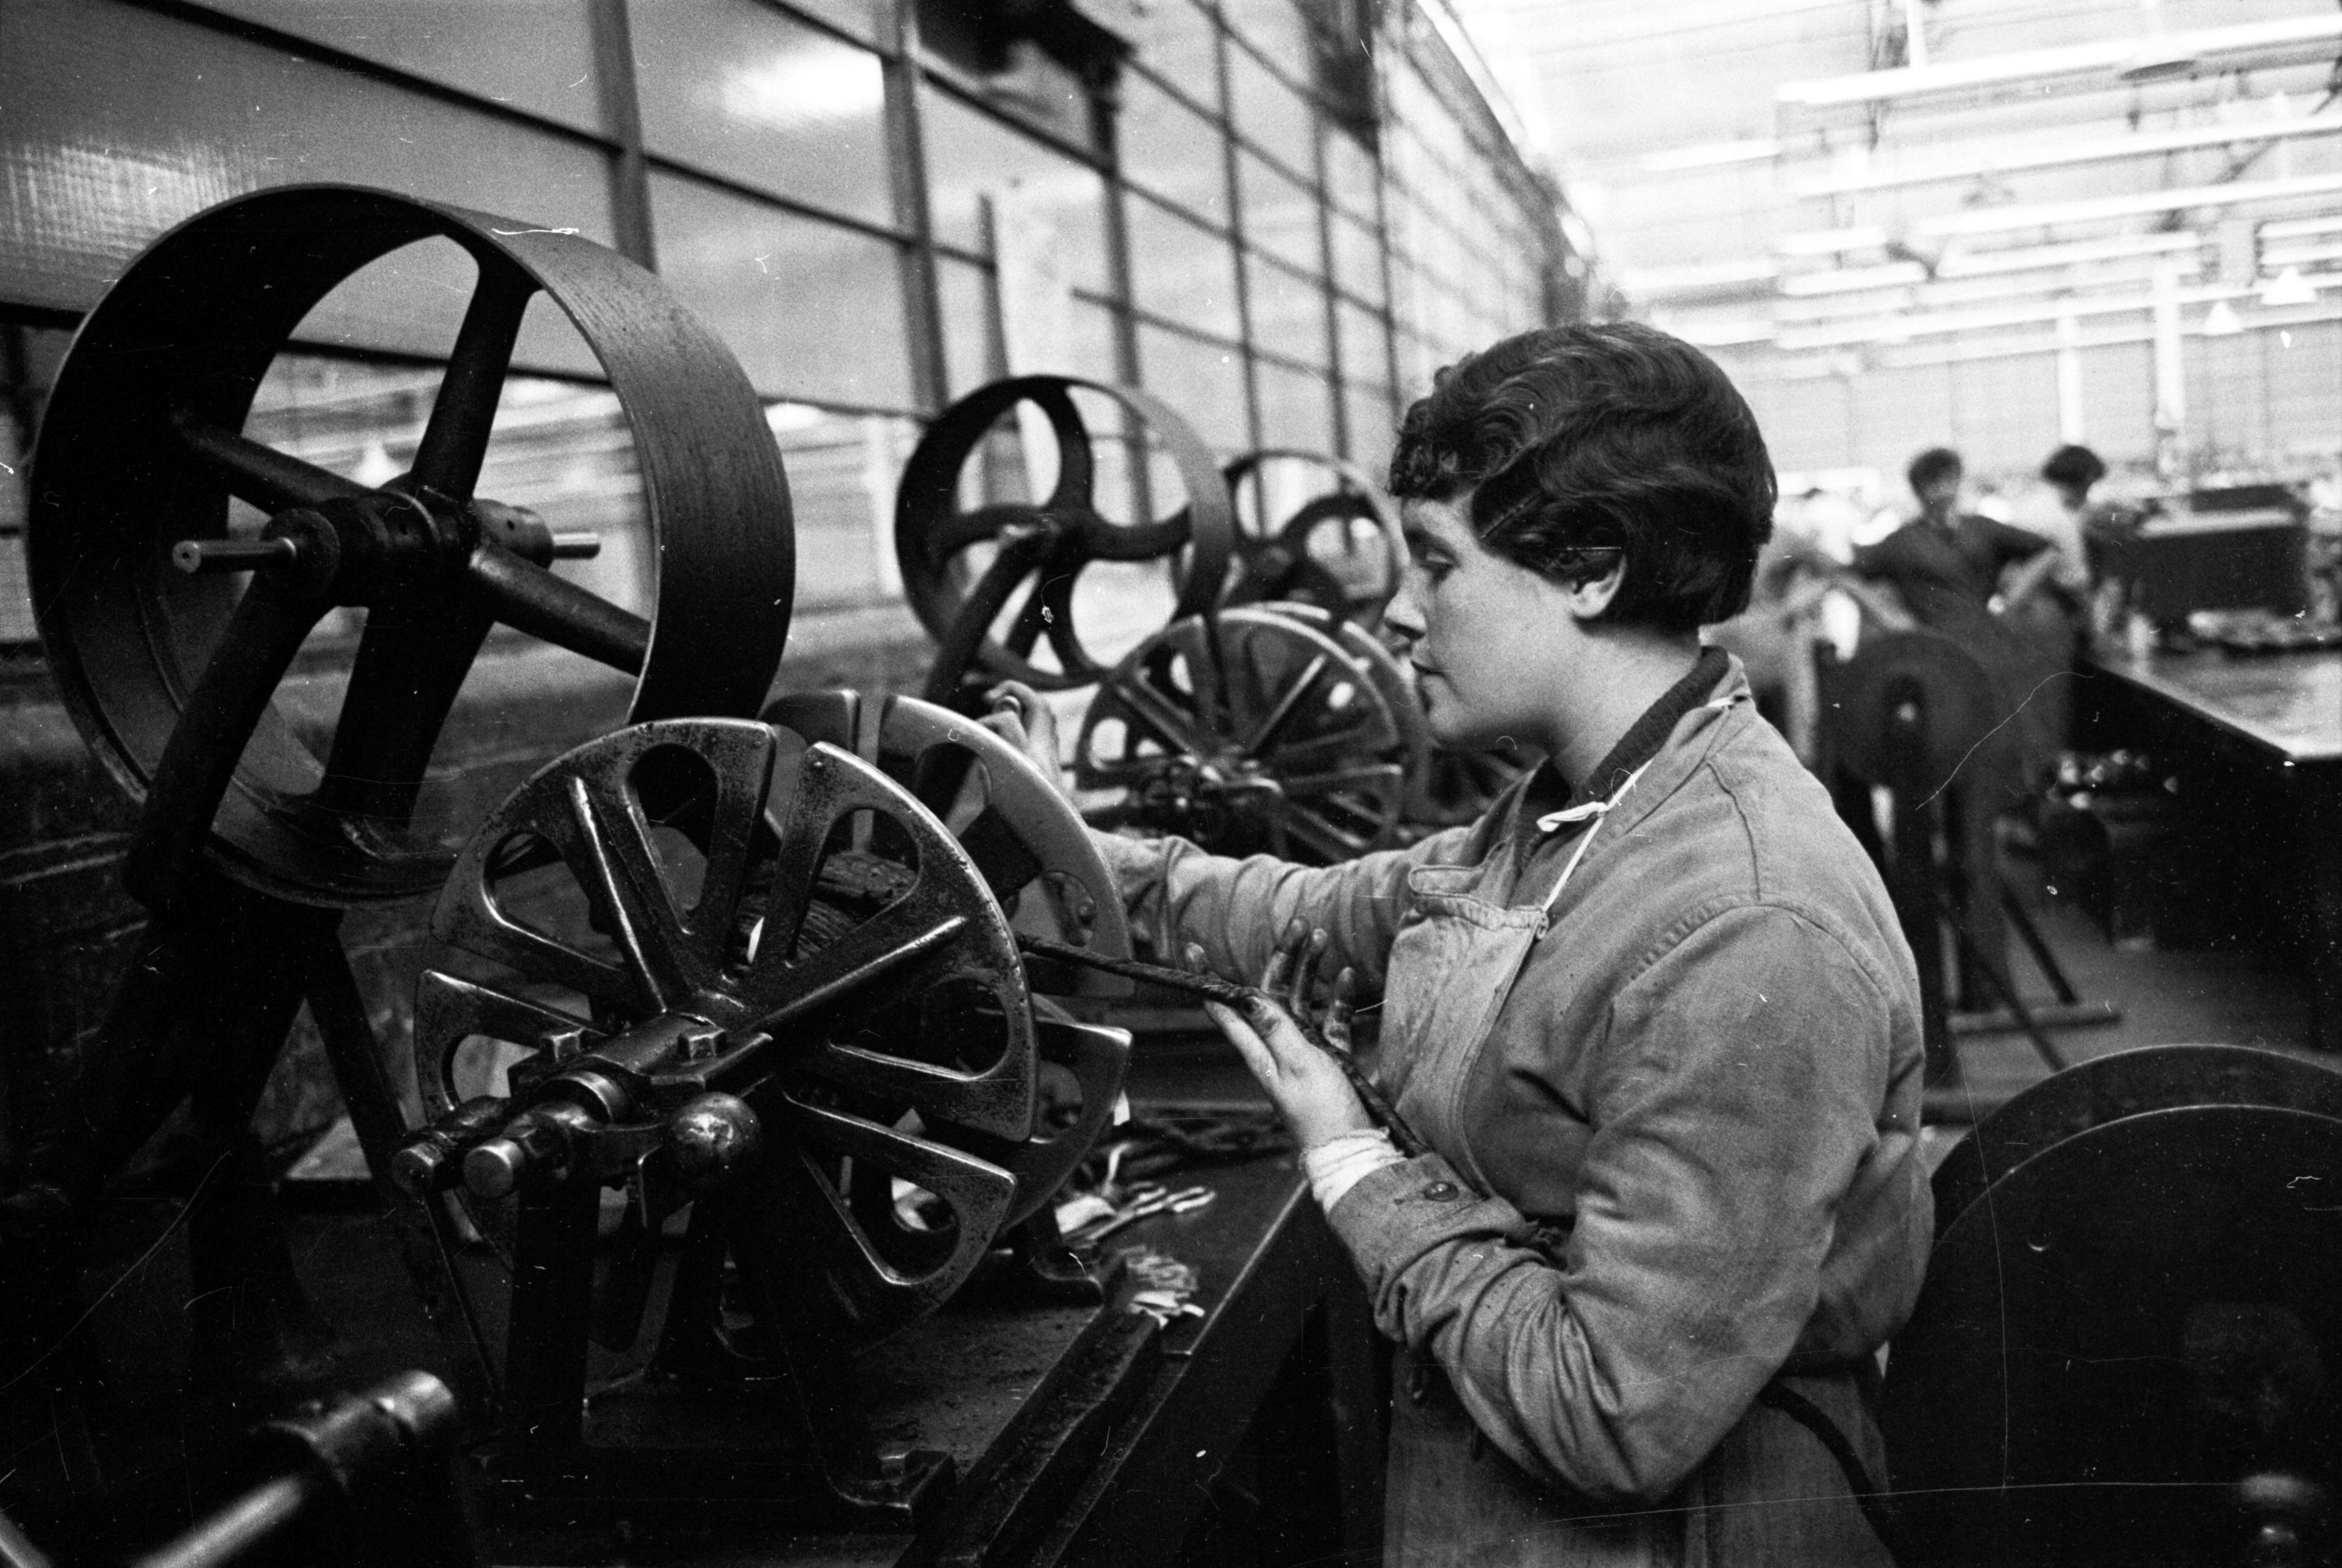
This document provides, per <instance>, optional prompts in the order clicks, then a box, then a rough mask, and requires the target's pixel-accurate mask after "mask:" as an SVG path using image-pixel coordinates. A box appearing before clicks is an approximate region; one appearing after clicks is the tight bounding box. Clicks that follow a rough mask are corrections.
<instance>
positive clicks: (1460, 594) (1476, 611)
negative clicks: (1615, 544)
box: [1383, 493, 1580, 746]
mask: <svg viewBox="0 0 2342 1568" xmlns="http://www.w3.org/2000/svg"><path fill="white" fill-rule="evenodd" d="M1471 500H1472V498H1471V496H1470V494H1468V493H1466V494H1463V495H1460V496H1457V497H1456V498H1454V499H1452V500H1447V501H1422V500H1416V501H1408V502H1406V504H1404V506H1403V508H1402V512H1403V514H1404V517H1405V521H1406V541H1407V557H1408V559H1407V567H1406V572H1405V574H1403V575H1402V576H1401V577H1400V580H1399V588H1398V592H1397V593H1396V594H1393V595H1392V597H1391V601H1390V603H1389V604H1387V605H1386V606H1385V608H1384V610H1383V620H1384V623H1385V624H1386V625H1388V626H1389V627H1390V628H1391V630H1392V631H1394V632H1396V633H1397V634H1399V636H1401V637H1402V638H1404V639H1405V640H1406V644H1407V647H1406V657H1407V659H1408V661H1409V662H1410V663H1412V664H1414V666H1415V670H1416V677H1417V681H1418V684H1419V686H1420V689H1421V691H1422V694H1423V707H1424V714H1425V716H1426V718H1427V719H1428V720H1429V721H1430V726H1431V734H1432V738H1433V739H1434V740H1435V741H1436V742H1437V743H1438V744H1441V745H1445V746H1486V745H1491V744H1495V743H1496V741H1498V740H1499V739H1502V738H1507V737H1509V738H1511V739H1515V740H1520V741H1526V742H1529V743H1532V744H1541V745H1542V744H1548V742H1547V737H1546V731H1547V730H1548V729H1549V728H1550V726H1551V725H1552V723H1553V715H1554V713H1555V704H1554V702H1553V693H1554V691H1555V690H1556V683H1557V682H1558V681H1561V680H1564V679H1566V675H1567V671H1568V669H1569V667H1570V665H1571V664H1572V663H1573V661H1572V660H1571V658H1570V654H1571V651H1572V649H1573V648H1574V647H1575V645H1576V640H1577V638H1578V637H1579V635H1580V634H1579V632H1578V628H1577V624H1576V617H1575V616H1573V615H1572V614H1570V613H1569V610H1568V606H1567V591H1566V590H1565V589H1562V588H1560V587H1559V586H1558V585H1556V584H1553V583H1550V582H1548V581H1546V579H1545V578H1543V577H1540V576H1538V575H1537V574H1536V573H1534V572H1532V571H1530V570H1529V569H1528V568H1527V567H1526V566H1522V565H1520V564H1516V563H1515V562H1513V561H1509V560H1506V558H1505V557H1504V556H1502V555H1499V554H1496V552H1494V551H1492V550H1489V549H1488V548H1486V546H1484V545H1483V544H1481V543H1480V541H1479V539H1478V537H1477V536H1476V534H1474V533H1473V531H1472V526H1471V521H1470V518H1471V512H1470V508H1471Z"/></svg>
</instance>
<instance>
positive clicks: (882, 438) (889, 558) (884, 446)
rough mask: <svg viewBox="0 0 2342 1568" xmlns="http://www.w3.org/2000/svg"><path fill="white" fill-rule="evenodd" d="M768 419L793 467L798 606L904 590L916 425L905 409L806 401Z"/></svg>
mask: <svg viewBox="0 0 2342 1568" xmlns="http://www.w3.org/2000/svg"><path fill="white" fill-rule="evenodd" d="M766 423H767V424H770V425H771V426H772V429H773V434H774V437H775V439H776V441H777V442H778V443H779V444H780V448H781V460H782V462H783V463H785V464H787V466H788V471H789V510H790V512H791V514H793V518H794V521H795V524H796V546H797V584H796V605H797V608H799V609H800V610H802V609H806V608H808V607H813V606H819V605H845V604H870V603H873V602H875V601H877V600H880V599H886V598H893V597H896V596H898V595H899V594H901V592H902V584H901V581H900V578H899V574H898V573H897V571H896V565H895V561H894V529H895V485H896V480H897V477H898V476H899V474H901V472H902V467H903V464H905V463H906V461H908V460H909V458H910V455H911V448H912V446H913V445H914V444H916V441H917V439H918V434H917V431H916V427H915V426H914V425H913V424H912V423H911V422H910V421H909V420H907V419H904V418H902V417H900V416H899V415H893V414H829V413H826V412H824V411H823V410H821V409H818V408H811V407H807V406H806V404H801V403H783V404H775V405H774V406H773V407H772V408H771V409H770V410H768V411H767V412H766Z"/></svg>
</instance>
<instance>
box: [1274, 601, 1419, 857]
mask: <svg viewBox="0 0 2342 1568" xmlns="http://www.w3.org/2000/svg"><path fill="white" fill-rule="evenodd" d="M1256 607H1257V608H1258V609H1260V610H1263V611H1265V612H1266V613H1268V614H1273V615H1284V616H1286V617H1288V618H1289V619H1292V620H1296V621H1298V622H1300V623H1301V624H1303V625H1305V626H1307V627H1309V628H1310V629H1311V630H1312V631H1315V632H1317V633H1319V634H1323V635H1325V636H1328V637H1331V638H1333V639H1334V641H1336V643H1339V644H1341V645H1342V651H1343V652H1344V653H1346V654H1349V655H1350V657H1351V658H1352V659H1353V660H1355V661H1356V664H1357V666H1358V668H1359V669H1360V670H1362V671H1364V672H1365V673H1366V678H1367V679H1368V680H1370V681H1372V682H1373V683H1374V687H1375V690H1376V693H1378V694H1380V695H1381V697H1382V699H1383V702H1384V703H1385V704H1386V705H1387V706H1388V707H1389V709H1390V712H1391V721H1392V723H1393V724H1396V726H1397V728H1398V745H1397V748H1396V751H1395V752H1394V753H1393V757H1394V760H1396V762H1397V764H1398V765H1399V767H1400V769H1401V770H1402V774H1403V777H1404V780H1405V784H1406V800H1405V803H1404V804H1403V805H1402V807H1401V813H1400V820H1401V821H1402V822H1404V823H1405V824H1406V825H1407V826H1409V827H1414V826H1416V825H1418V824H1421V823H1423V822H1424V821H1425V820H1426V819H1425V817H1424V816H1423V815H1422V803H1423V802H1424V801H1425V800H1426V798H1427V795H1428V792H1429V790H1430V787H1431V777H1430V774H1431V763H1432V756H1433V750H1432V744H1431V722H1430V720H1429V719H1427V718H1426V717H1425V716H1424V712H1423V699H1422V698H1421V697H1419V696H1417V695H1416V690H1415V682H1414V680H1413V678H1412V677H1411V676H1410V674H1408V671H1407V668H1406V665H1405V664H1400V663H1399V662H1398V655H1397V654H1394V653H1392V652H1391V651H1390V648H1389V647H1388V646H1387V645H1386V644H1385V643H1384V642H1383V640H1382V639H1381V638H1380V637H1378V636H1376V635H1375V634H1374V633H1373V632H1371V631H1369V630H1367V629H1366V626H1365V625H1364V624H1361V623H1359V622H1356V621H1346V620H1344V619H1342V618H1341V616H1340V614H1338V613H1337V612H1335V611H1331V610H1328V609H1326V608H1325V607H1324V606H1323V605H1320V604H1293V603H1286V602H1279V603H1276V604H1261V605H1258V606H1256Z"/></svg>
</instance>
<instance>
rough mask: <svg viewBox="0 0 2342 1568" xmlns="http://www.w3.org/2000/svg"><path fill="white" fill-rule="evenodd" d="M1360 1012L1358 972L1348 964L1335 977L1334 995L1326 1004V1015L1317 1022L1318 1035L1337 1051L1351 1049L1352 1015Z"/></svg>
mask: <svg viewBox="0 0 2342 1568" xmlns="http://www.w3.org/2000/svg"><path fill="white" fill-rule="evenodd" d="M1357 1010H1358V972H1357V971H1356V970H1355V969H1353V968H1351V967H1350V966H1349V965H1348V964H1344V965H1343V966H1342V973H1340V974H1336V976H1334V994H1333V996H1332V997H1331V999H1330V1000H1328V1001H1327V1002H1326V1015H1325V1016H1324V1017H1323V1018H1320V1019H1319V1020H1318V1021H1317V1033H1318V1034H1322V1035H1324V1036H1325V1037H1326V1044H1328V1045H1331V1046H1332V1047H1334V1049H1335V1050H1336V1051H1343V1052H1346V1051H1348V1050H1349V1048H1350V1015H1351V1014H1354V1013H1356V1012H1357Z"/></svg>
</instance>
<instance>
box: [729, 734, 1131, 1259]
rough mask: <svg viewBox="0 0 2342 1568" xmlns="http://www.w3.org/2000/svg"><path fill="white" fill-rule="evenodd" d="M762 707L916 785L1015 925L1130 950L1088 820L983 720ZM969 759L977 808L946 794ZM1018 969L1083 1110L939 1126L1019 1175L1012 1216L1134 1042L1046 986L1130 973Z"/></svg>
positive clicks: (1052, 1056) (1074, 985) (1114, 992)
mask: <svg viewBox="0 0 2342 1568" xmlns="http://www.w3.org/2000/svg"><path fill="white" fill-rule="evenodd" d="M764 716H765V719H766V722H767V723H770V724H779V725H782V726H784V727H786V728H787V729H789V730H792V731H794V732H795V733H796V734H802V735H804V736H805V737H806V738H807V739H808V740H811V741H816V742H820V743H823V744H830V745H835V746H836V747H838V748H839V749H840V750H851V751H853V752H854V753H855V754H856V755H858V756H860V757H861V758H862V759H863V760H864V761H865V762H866V763H869V764H871V765H873V766H874V767H876V768H878V769H879V770H880V771H882V772H884V773H885V774H886V776H888V777H889V778H892V779H894V780H895V781H896V782H897V783H898V784H902V785H904V787H906V788H907V789H909V790H911V791H912V792H913V793H914V794H916V795H917V796H918V797H919V799H920V801H921V802H922V804H926V806H927V807H928V809H929V810H931V811H933V812H934V813H935V814H936V817H937V818H938V819H939V820H941V821H943V822H944V823H945V824H946V826H947V827H948V828H949V829H950V830H951V831H952V833H953V834H954V836H955V837H956V839H957V840H958V842H959V844H960V847H961V848H962V849H964V850H966V852H967V853H968V855H969V858H970V859H971V860H972V861H973V862H974V863H975V864H976V868H977V870H978V871H979V872H980V873H981V874H983V876H984V878H985V880H986V883H987V884H990V886H991V887H992V890H993V892H994V894H995V895H996V897H998V898H999V899H1000V900H1001V901H1002V903H1003V904H1004V905H1005V906H1006V907H1008V908H1009V909H1010V910H1011V911H1012V912H1013V913H1012V916H1011V919H1012V922H1013V924H1015V926H1016V929H1017V930H1018V931H1020V932H1024V933H1028V934H1034V935H1038V936H1046V937H1049V938H1051V939H1053V940H1056V941H1059V942H1065V943H1070V944H1073V945H1075V946H1082V947H1087V948H1088V949H1090V950H1091V951H1092V952H1095V953H1098V954H1103V955H1104V956H1106V957H1109V958H1127V957H1129V956H1130V954H1131V948H1130V926H1129V923H1128V920H1127V918H1126V915H1125V914H1124V913H1123V908H1122V902H1121V895H1120V893H1119V890H1118V889H1117V888H1116V884H1115V881H1114V877H1113V874H1112V873H1111V872H1109V871H1108V870H1107V869H1106V863H1105V862H1104V861H1103V860H1102V859H1100V858H1099V855H1098V853H1097V849H1096V845H1095V844H1092V843H1091V841H1090V837H1089V832H1088V829H1087V828H1086V826H1085V825H1084V824H1083V823H1082V820H1081V818H1080V817H1079V816H1078V815H1076V814H1075V812H1074V811H1073V809H1072V807H1071V806H1069V805H1068V804H1066V801H1065V798H1064V797H1063V796H1062V795H1060V794H1058V793H1057V789H1056V785H1055V784H1053V783H1052V782H1051V781H1049V780H1048V779H1046V778H1045V777H1044V776H1043V775H1042V774H1041V772H1040V770H1039V769H1038V768H1036V767H1035V766H1034V765H1033V764H1032V763H1030V762H1029V761H1027V760H1026V758H1025V757H1024V756H1023V755H1022V754H1019V753H1018V752H1017V751H1016V749H1015V748H1013V747H1011V746H1010V745H1008V744H1007V743H1006V742H1005V741H1003V740H1001V739H1000V737H998V736H997V735H995V734H992V732H991V731H989V730H986V729H985V728H984V727H983V726H981V725H980V724H975V723H973V722H972V721H970V720H968V719H966V718H965V717H962V716H961V715H959V714H955V713H953V712H951V711H950V710H949V709H947V708H944V707H941V706H938V705H937V704H933V703H927V702H923V701H920V700H919V699H917V698H915V697H905V696H896V695H882V696H879V697H877V698H876V699H875V700H872V699H866V698H864V697H862V696H861V695H860V694H856V693H854V692H816V693H806V694H796V695H791V696H786V697H782V698H780V699H778V700H777V701H776V702H774V703H773V704H771V705H769V706H768V707H766V710H765V714H764ZM971 764H973V766H974V767H975V768H976V769H978V770H980V794H981V801H982V805H981V809H980V810H976V809H974V803H973V802H972V801H971V802H970V803H969V804H967V805H966V806H963V807H962V808H961V809H960V810H954V809H953V808H954V805H955V797H956V796H959V795H961V794H962V792H963V789H964V786H965V779H966V774H967V773H968V771H969V768H970V765H971ZM1026 978H1027V984H1028V985H1030V986H1031V987H1032V989H1033V990H1034V992H1035V1004H1036V1013H1035V1027H1036V1044H1037V1048H1038V1050H1039V1053H1040V1057H1041V1060H1042V1061H1043V1062H1045V1063H1047V1064H1051V1065H1054V1066H1056V1067H1058V1068H1061V1069H1063V1070H1064V1071H1065V1073H1066V1074H1068V1075H1069V1076H1070V1078H1071V1079H1072V1081H1073V1084H1074V1085H1075V1086H1076V1090H1077V1092H1078V1095H1079V1104H1080V1112H1079V1114H1078V1115H1077V1116H1076V1118H1075V1119H1074V1120H1073V1121H1071V1122H1070V1123H1068V1124H1066V1125H1065V1126H1062V1127H1060V1128H1057V1129H1055V1130H1054V1131H1049V1132H1046V1134H1045V1133H1044V1131H1042V1130H1038V1129H1036V1133H1035V1134H1034V1135H1033V1136H1032V1137H1030V1138H1027V1139H1025V1140H1023V1141H1021V1142H1016V1143H1011V1142H1008V1141H1006V1140H1002V1139H999V1138H994V1137H986V1136H983V1135H981V1134H977V1135H974V1136H967V1135H964V1134H961V1133H959V1132H958V1131H957V1130H956V1129H950V1128H939V1129H937V1130H936V1136H937V1137H938V1138H940V1139H942V1140H944V1141H946V1142H948V1143H950V1144H952V1145H953V1146H954V1147H956V1148H961V1149H963V1150H965V1151H966V1152H967V1153H969V1154H977V1155H979V1156H981V1157H983V1158H984V1159H986V1160H989V1161H991V1162H992V1163H993V1164H996V1165H999V1166H1000V1167H1002V1168H1003V1169H1005V1170H1006V1171H1008V1172H1009V1173H1010V1174H1012V1175H1014V1176H1015V1177H1016V1198H1015V1200H1014V1201H1013V1202H1012V1203H1010V1205H1009V1210H1008V1217H1007V1223H1009V1224H1016V1223H1019V1222H1021V1221H1023V1220H1025V1219H1027V1218H1029V1217H1030V1216H1031V1215H1032V1214H1033V1213H1035V1212H1036V1211H1037V1210H1038V1209H1039V1208H1040V1207H1041V1205H1042V1204H1043V1203H1046V1202H1047V1201H1048V1200H1049V1199H1050V1197H1051V1196H1052V1195H1053V1194H1054V1193H1056V1191H1057V1189H1058V1187H1060V1186H1061V1185H1062V1184H1063V1183H1065V1180H1066V1177H1067V1176H1069V1175H1071V1174H1073V1171H1074V1168H1075V1167H1076V1165H1078V1164H1080V1163H1081V1161H1082V1158H1083V1157H1084V1155H1086V1154H1087V1153H1088V1151H1089V1148H1090V1145H1091V1144H1094V1143H1096V1141H1097V1138H1098V1135H1099V1134H1102V1133H1104V1132H1105V1131H1106V1127H1107V1125H1108V1124H1110V1122H1111V1120H1112V1117H1113V1114H1114V1108H1115V1102H1116V1098H1117V1096H1119V1095H1120V1094H1121V1092H1122V1079H1123V1074H1124V1072H1125V1071H1126V1068H1127V1066H1128V1064H1129V1055H1130V1050H1129V1036H1128V1034H1126V1033H1125V1032H1124V1031H1121V1030H1118V1029H1101V1028H1098V1027H1096V1026H1094V1025H1091V1024H1083V1023H1080V1022H1078V1021H1077V1020H1076V1018H1075V1017H1074V1016H1073V1015H1072V1014H1070V1013H1068V1012H1067V1011H1066V1009H1065V1008H1064V1007H1061V1006H1058V1005H1056V1003H1055V1002H1054V1001H1053V1000H1052V997H1053V996H1054V997H1062V998H1066V999H1067V1000H1068V1001H1071V1000H1073V999H1076V998H1094V999H1096V998H1115V997H1119V996H1123V995H1126V994H1128V984H1127V983H1126V982H1123V981H1119V980H1116V979H1115V978H1114V977H1113V976H1110V975H1106V974H1099V973H1097V972H1096V971H1095V970H1087V969H1081V968H1075V967H1065V968H1055V967H1052V966H1049V965H1046V964H1041V963H1038V962H1036V961H1033V960H1029V959H1028V960H1027V961H1026Z"/></svg>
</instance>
